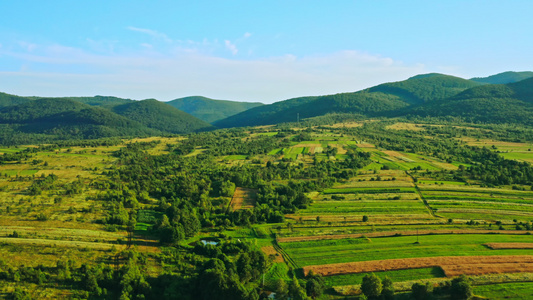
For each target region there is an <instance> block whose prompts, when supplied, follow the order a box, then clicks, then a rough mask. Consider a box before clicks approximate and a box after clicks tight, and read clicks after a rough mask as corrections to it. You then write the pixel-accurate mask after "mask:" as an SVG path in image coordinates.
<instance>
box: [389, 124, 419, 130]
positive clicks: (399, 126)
mask: <svg viewBox="0 0 533 300" xmlns="http://www.w3.org/2000/svg"><path fill="white" fill-rule="evenodd" d="M385 129H393V130H410V131H423V130H425V129H424V128H422V125H419V124H414V123H403V122H398V123H394V124H392V125H389V126H387V127H385Z"/></svg>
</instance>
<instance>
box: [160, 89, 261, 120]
mask: <svg viewBox="0 0 533 300" xmlns="http://www.w3.org/2000/svg"><path fill="white" fill-rule="evenodd" d="M166 103H167V104H169V105H171V106H173V107H175V108H177V109H179V110H182V111H184V112H186V113H189V114H191V115H193V116H195V117H197V118H199V119H201V120H203V121H205V122H208V123H214V122H216V121H218V120H222V119H225V118H227V117H230V116H233V115H235V114H238V113H240V112H243V111H245V110H248V109H250V108H254V107H257V106H262V105H264V104H263V103H259V102H237V101H228V100H215V99H210V98H206V97H202V96H192V97H185V98H179V99H175V100H172V101H169V102H166Z"/></svg>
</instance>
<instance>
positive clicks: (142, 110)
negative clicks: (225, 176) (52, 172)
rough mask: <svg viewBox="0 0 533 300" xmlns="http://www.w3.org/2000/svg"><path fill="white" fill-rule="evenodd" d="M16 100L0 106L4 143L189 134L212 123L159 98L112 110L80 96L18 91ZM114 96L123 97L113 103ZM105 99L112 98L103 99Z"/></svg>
mask: <svg viewBox="0 0 533 300" xmlns="http://www.w3.org/2000/svg"><path fill="white" fill-rule="evenodd" d="M12 99H14V100H15V101H13V102H15V103H16V102H17V101H19V100H21V101H20V102H22V103H21V104H18V105H15V103H13V102H12V103H11V104H12V105H10V106H5V107H3V108H0V144H3V145H13V144H25V143H43V142H51V141H56V140H69V139H95V138H103V137H127V136H152V135H161V134H168V133H190V132H194V131H199V130H207V129H211V128H212V126H211V125H210V124H208V123H206V122H204V121H201V120H199V119H197V118H195V117H193V116H191V115H189V114H187V113H185V112H182V111H180V110H178V109H176V108H173V107H171V106H169V105H167V104H165V103H162V102H159V101H156V100H144V101H132V102H129V103H126V104H122V105H118V106H114V107H112V110H113V111H112V110H111V109H110V108H104V107H99V106H100V105H99V106H91V105H89V104H85V103H82V102H79V101H77V100H78V99H79V98H78V99H76V100H72V99H69V98H42V99H36V100H31V99H27V98H24V97H19V98H17V97H16V96H15V97H14V98H12ZM24 99H27V101H24ZM116 99H120V98H115V99H112V100H111V102H114V101H117V100H116ZM85 100H90V101H86V102H92V103H93V104H94V101H100V100H102V99H91V98H89V97H88V98H85ZM118 101H122V100H118ZM106 102H107V103H109V102H110V101H106V100H105V99H104V101H102V103H106ZM6 103H8V102H7V101H6ZM102 106H106V105H102Z"/></svg>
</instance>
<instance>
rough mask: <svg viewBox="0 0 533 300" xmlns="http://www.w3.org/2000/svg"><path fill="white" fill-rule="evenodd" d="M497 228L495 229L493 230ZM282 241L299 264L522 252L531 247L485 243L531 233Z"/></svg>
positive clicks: (519, 238) (514, 239)
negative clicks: (501, 247)
mask: <svg viewBox="0 0 533 300" xmlns="http://www.w3.org/2000/svg"><path fill="white" fill-rule="evenodd" d="M496 232H497V231H495V233H496ZM418 240H419V244H415V242H416V241H417V237H416V236H398V237H382V238H371V239H369V240H368V239H365V238H358V239H341V240H319V241H306V242H291V243H281V246H282V247H283V249H285V251H286V252H287V253H289V255H290V256H291V257H292V258H293V259H294V260H295V261H296V262H297V264H298V265H300V266H310V265H323V264H333V263H344V262H353V261H367V260H382V259H397V258H414V257H433V256H468V255H473V256H475V255H521V254H531V250H527V249H525V250H524V249H512V250H492V249H490V248H487V247H486V246H484V244H486V243H491V242H498V243H513V242H515V243H516V242H530V241H531V236H530V235H505V234H445V235H424V236H419V237H418Z"/></svg>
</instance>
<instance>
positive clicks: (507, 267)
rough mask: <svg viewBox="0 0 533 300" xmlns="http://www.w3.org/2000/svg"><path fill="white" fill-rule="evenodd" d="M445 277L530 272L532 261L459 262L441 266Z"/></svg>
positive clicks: (532, 267)
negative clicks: (459, 263)
mask: <svg viewBox="0 0 533 300" xmlns="http://www.w3.org/2000/svg"><path fill="white" fill-rule="evenodd" d="M441 268H442V270H443V271H444V274H446V277H455V276H459V275H462V274H465V275H483V274H504V273H522V272H531V270H533V263H531V262H518V263H513V262H510V263H493V262H492V263H488V264H461V265H454V266H441Z"/></svg>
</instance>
